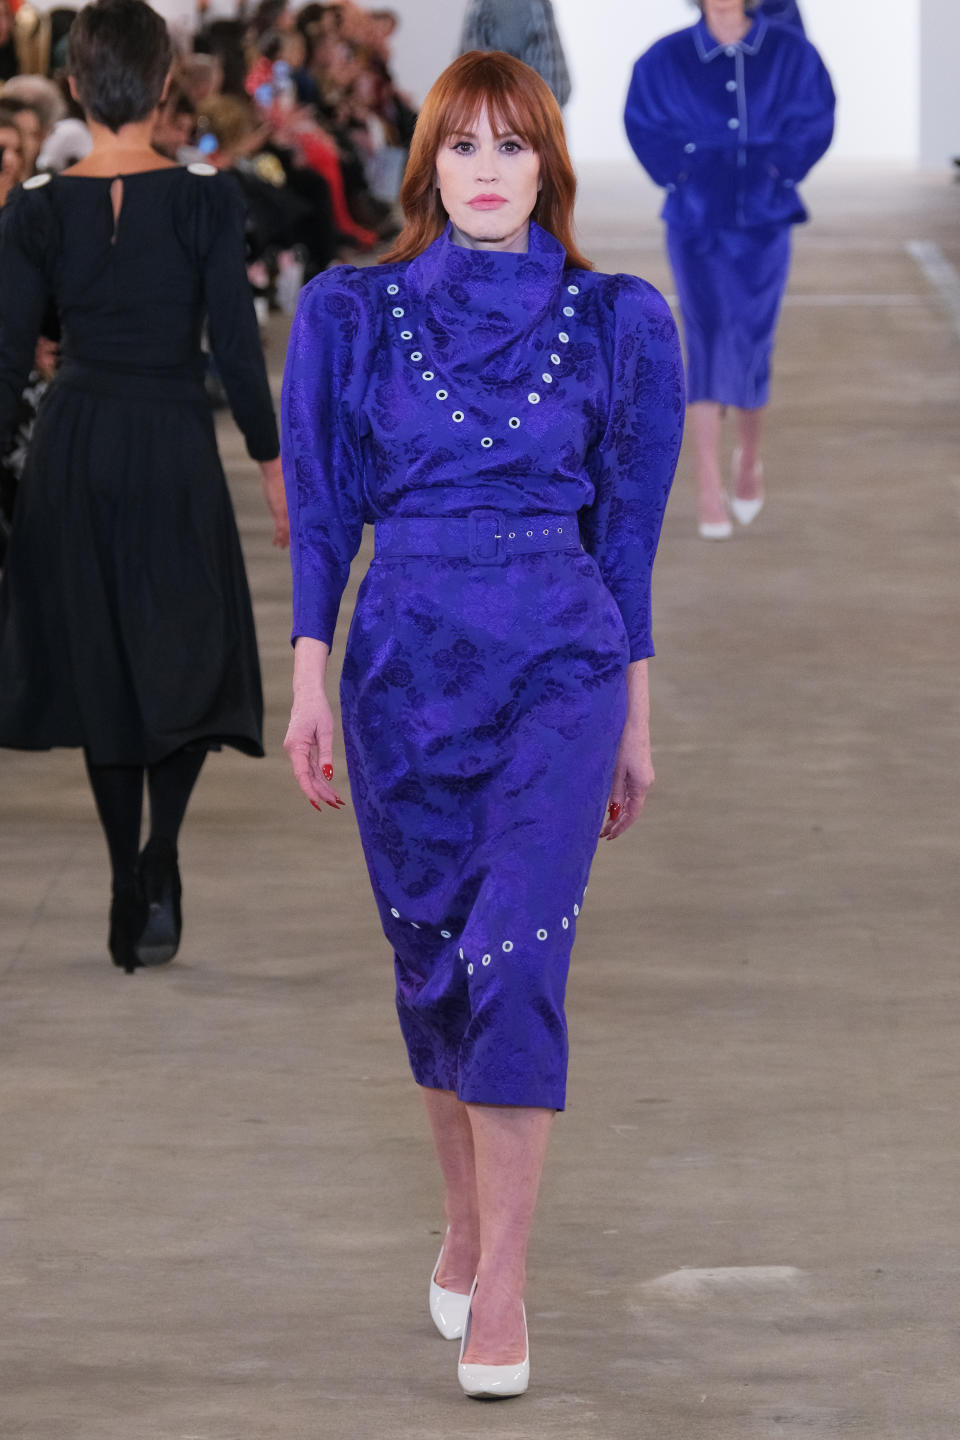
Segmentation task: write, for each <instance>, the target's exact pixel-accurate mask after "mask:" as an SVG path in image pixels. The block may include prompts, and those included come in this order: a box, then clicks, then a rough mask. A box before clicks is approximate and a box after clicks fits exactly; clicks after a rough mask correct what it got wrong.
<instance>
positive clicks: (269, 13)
mask: <svg viewBox="0 0 960 1440" xmlns="http://www.w3.org/2000/svg"><path fill="white" fill-rule="evenodd" d="M294 23H295V20H294V16H293V13H292V12H291V10H290V7H289V5H288V4H287V0H260V4H259V5H258V6H257V8H256V10H255V11H254V12H253V19H252V20H251V22H250V26H251V29H252V30H253V33H254V35H256V36H258V37H259V36H261V35H264V34H266V32H267V31H268V30H289V29H291V28H292V26H293V25H294Z"/></svg>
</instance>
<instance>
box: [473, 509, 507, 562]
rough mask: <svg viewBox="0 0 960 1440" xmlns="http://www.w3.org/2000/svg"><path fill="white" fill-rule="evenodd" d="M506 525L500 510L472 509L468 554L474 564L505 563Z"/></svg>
mask: <svg viewBox="0 0 960 1440" xmlns="http://www.w3.org/2000/svg"><path fill="white" fill-rule="evenodd" d="M505 531H506V526H505V525H504V523H503V516H502V515H501V514H500V512H499V511H498V510H471V511H470V514H469V515H468V516H467V554H468V558H469V559H470V560H471V561H472V562H473V564H474V565H504V564H505V563H506V559H507V540H506V534H505Z"/></svg>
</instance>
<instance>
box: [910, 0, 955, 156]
mask: <svg viewBox="0 0 960 1440" xmlns="http://www.w3.org/2000/svg"><path fill="white" fill-rule="evenodd" d="M921 13H922V18H923V29H922V35H921V41H920V159H921V162H922V163H923V164H924V165H938V166H942V165H943V164H944V162H945V161H948V160H949V159H950V158H951V157H952V156H954V155H960V4H958V3H957V0H921Z"/></svg>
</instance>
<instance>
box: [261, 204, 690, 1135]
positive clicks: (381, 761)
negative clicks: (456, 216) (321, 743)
mask: <svg viewBox="0 0 960 1440" xmlns="http://www.w3.org/2000/svg"><path fill="white" fill-rule="evenodd" d="M565 260H566V256H565V253H564V251H563V249H562V247H561V246H560V244H559V243H558V242H557V241H556V240H555V239H554V238H553V237H552V236H551V235H549V234H547V233H546V232H545V231H544V230H541V229H540V228H539V227H538V226H536V225H531V236H530V249H529V252H528V253H526V254H505V253H502V252H490V251H472V250H466V249H463V248H461V247H459V246H457V245H455V244H453V243H452V241H451V239H450V235H449V231H448V233H447V234H445V235H443V236H441V238H440V239H439V240H437V241H436V242H435V243H434V244H433V245H431V246H430V248H429V249H428V250H427V251H425V252H424V254H422V255H420V256H418V258H417V259H416V260H413V261H411V262H407V263H400V264H392V265H379V266H374V267H371V268H369V269H363V270H355V269H351V268H347V267H344V268H341V269H336V270H333V271H330V272H328V273H326V274H324V275H321V276H318V277H317V279H316V280H314V281H313V282H312V283H311V284H310V285H309V286H307V288H306V289H305V291H304V292H303V295H302V297H301V301H300V306H299V309H298V312H297V317H296V320H295V322H294V328H293V333H292V335H291V341H290V350H289V353H288V358H287V371H286V376H285V380H284V473H285V475H286V477H287V489H288V500H289V506H290V521H291V537H292V539H291V557H292V563H293V574H294V631H293V633H294V636H300V635H304V636H312V637H314V638H315V639H318V640H323V641H326V642H327V643H328V644H329V643H331V641H332V638H333V631H334V626H335V624H336V617H337V611H338V608H339V604H340V599H341V595H342V593H343V589H344V586H345V584H346V581H347V576H348V573H349V568H350V562H351V560H352V558H353V556H354V555H355V554H356V552H357V549H358V546H359V544H360V538H361V532H362V528H363V526H364V524H365V523H367V524H371V523H372V524H376V523H377V522H378V521H381V520H392V519H394V518H396V517H451V516H454V517H463V516H469V515H470V514H471V512H474V511H477V510H482V511H492V512H496V513H497V514H498V515H500V516H503V517H504V518H505V523H506V525H507V526H509V527H513V526H515V527H517V528H519V523H520V522H521V520H522V522H524V523H525V524H526V525H528V526H533V525H534V522H535V518H536V517H537V516H541V517H542V516H547V515H563V514H573V513H575V512H578V514H579V524H580V535H579V536H577V535H576V534H575V529H574V535H573V537H572V544H571V548H570V549H568V550H554V551H551V552H549V553H542V554H529V555H515V556H511V557H510V558H508V559H507V560H505V562H504V563H502V564H479V563H474V562H473V561H471V560H469V559H466V558H463V559H459V558H458V559H446V558H440V557H439V556H437V555H418V556H414V557H407V558H402V559H385V558H381V557H378V558H376V559H375V560H374V561H373V563H372V565H371V567H370V569H369V570H368V572H367V574H366V576H365V578H364V580H363V582H362V585H361V587H360V594H359V597H358V601H357V608H356V612H355V616H354V620H353V624H352V626H351V629H350V634H349V638H348V640H347V646H346V652H345V655H344V662H343V676H342V682H341V701H342V715H343V729H344V736H345V741H346V748H347V761H348V767H349V771H350V782H351V789H352V794H353V799H354V803H355V805H356V809H357V815H358V819H359V824H360V833H361V838H362V841H363V847H364V853H365V855H366V860H367V865H368V868H369V871H370V878H371V881H372V884H373V890H374V895H375V897H376V901H377V904H378V906H379V909H380V914H381V918H382V922H383V928H384V932H385V934H386V936H387V939H388V940H389V942H390V944H391V946H392V947H393V950H394V960H395V969H396V979H397V1009H398V1013H399V1016H400V1023H401V1027H402V1030H403V1034H404V1039H405V1040H406V1043H407V1049H408V1052H409V1056H410V1063H411V1066H412V1069H413V1073H414V1076H415V1078H416V1079H417V1081H418V1082H419V1083H420V1084H421V1085H426V1086H430V1087H433V1088H439V1089H445V1090H454V1091H456V1093H457V1094H458V1095H459V1097H460V1098H461V1099H462V1100H467V1101H475V1102H484V1103H489V1104H500V1105H535V1106H545V1107H549V1108H552V1109H562V1108H563V1105H564V1096H565V1082H566V1064H567V1038H566V1023H565V1019H564V1012H563V1002H564V991H565V987H566V979H567V971H568V969H569V963H570V950H571V946H572V943H573V938H574V932H575V929H576V924H577V917H578V916H579V914H580V909H581V906H582V903H583V895H584V890H585V888H586V884H587V878H588V875H589V870H590V862H591V859H592V857H593V853H594V850H595V848H596V843H597V837H598V834H599V831H600V827H601V825H602V822H603V816H604V808H605V805H606V800H607V797H608V792H609V786H610V782H611V778H612V774H613V767H614V762H615V759H616V752H617V747H618V743H619V739H620V734H621V730H622V728H623V721H624V716H625V713H626V686H625V668H626V665H627V662H628V661H629V660H637V659H641V658H643V657H645V656H648V655H651V654H652V653H653V650H652V645H651V639H650V572H651V567H652V564H653V558H654V554H655V552H656V548H657V541H658V538H659V534H660V526H661V522H662V518H663V511H664V506H665V505H666V501H667V495H668V493H669V490H670V484H671V481H672V478H673V472H674V468H675V466H676V460H677V454H678V451H679V446H680V438H681V432H682V428H683V411H684V396H683V391H684V382H683V369H682V363H681V357H680V350H679V345H678V341H677V334H676V328H675V326H674V323H673V320H672V318H671V315H670V311H669V310H668V308H667V305H666V303H665V302H664V300H663V298H662V297H661V296H660V295H659V294H658V293H657V291H656V290H654V289H652V287H651V286H649V285H647V284H646V283H645V282H644V281H642V280H638V279H635V278H634V277H632V276H628V275H613V276H611V275H598V274H594V273H592V272H589V271H582V270H575V269H572V268H569V267H567V266H566V265H565ZM526 533H530V532H529V530H528V531H527V532H526ZM581 537H582V545H581Z"/></svg>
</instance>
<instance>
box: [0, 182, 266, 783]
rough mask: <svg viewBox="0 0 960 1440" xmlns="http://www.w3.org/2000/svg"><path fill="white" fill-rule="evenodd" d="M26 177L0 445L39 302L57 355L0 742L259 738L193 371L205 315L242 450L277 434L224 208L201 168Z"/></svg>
mask: <svg viewBox="0 0 960 1440" xmlns="http://www.w3.org/2000/svg"><path fill="white" fill-rule="evenodd" d="M112 183H113V182H111V181H110V180H109V179H100V178H94V177H81V176H68V175H62V176H55V177H53V178H52V179H48V178H47V177H38V179H37V180H35V181H32V182H29V183H28V185H27V187H25V188H23V189H21V190H18V191H16V192H15V193H14V195H13V196H12V197H11V199H10V201H9V202H8V205H7V206H6V208H5V209H4V211H3V214H2V217H0V277H2V280H0V448H2V445H3V442H4V441H5V439H6V436H7V432H8V430H9V428H10V426H11V424H12V423H13V422H14V420H15V415H16V410H17V405H18V402H19V398H20V394H21V391H22V389H23V386H24V384H25V382H26V379H27V375H28V373H29V370H30V365H31V362H32V357H33V350H34V344H35V340H36V336H37V334H38V332H39V330H40V327H41V323H42V317H43V312H44V307H45V305H46V304H47V300H48V297H50V296H52V297H53V299H54V300H55V303H56V306H57V309H58V311H59V314H60V319H61V323H62V334H63V342H62V364H61V368H60V370H59V372H58V374H57V378H56V380H55V381H54V383H53V385H52V386H51V388H50V391H49V392H48V394H47V395H46V396H45V398H44V400H43V402H42V404H41V407H40V414H39V416H38V419H37V424H36V429H35V431H34V436H33V441H32V444H31V447H30V452H29V456H28V459H27V464H26V468H25V471H24V475H23V480H22V483H21V486H20V489H19V493H18V496H17V504H16V509H15V514H14V524H13V531H12V535H11V538H10V546H9V551H8V555H7V562H6V567H5V571H4V576H3V582H2V586H0V745H8V746H15V747H18V748H25V749H46V748H48V747H50V746H54V745H82V746H84V747H85V748H86V749H87V751H88V752H89V754H90V758H91V760H92V761H93V762H94V763H95V764H128V765H150V764H153V763H154V762H156V761H158V760H161V759H163V758H164V757H165V756H166V755H169V754H171V753H172V752H173V751H175V750H178V749H180V748H181V747H182V746H185V745H192V746H197V745H201V746H208V747H211V746H216V745H219V744H228V745H233V746H235V747H236V748H237V749H239V750H242V751H245V752H246V753H247V754H251V755H261V754H262V753H263V746H262V736H261V728H262V711H263V703H262V695H261V688H260V669H259V662H258V658H257V647H256V635H255V632H254V626H253V613H252V609H251V605H250V594H249V591H248V588H247V580H246V575H245V572H244V567H243V558H242V555H241V551H240V543H239V538H238V535H237V528H236V522H235V520H234V516H233V509H232V506H231V503H230V497H229V494H228V491H227V486H226V481H225V478H224V474H223V470H222V468H221V465H220V459H219V456H218V454H217V448H216V440H215V436H214V429H213V422H212V418H211V414H210V409H209V405H208V403H207V399H206V395H205V391H204V384H203V373H204V361H203V356H202V352H201V346H200V338H201V330H202V327H203V324H204V319H205V317H206V318H207V320H208V322H209V329H210V338H211V343H212V346H213V350H214V353H215V355H216V358H217V362H218V366H219V369H220V374H221V376H222V378H223V381H224V383H225V386H226V390H227V395H228V397H229V400H230V404H231V408H232V410H233V413H234V415H235V416H236V419H237V423H238V424H239V425H240V427H241V429H242V430H243V432H244V436H245V438H246V442H247V449H248V451H249V453H250V455H251V456H252V458H253V459H255V460H270V459H273V458H274V457H275V456H276V455H277V453H278V451H279V444H278V440H277V432H276V424H275V420H274V414H273V404H272V401H271V397H270V391H269V387H268V384H267V377H266V369H265V366H264V362H263V354H262V350H261V346H260V340H259V335H258V331H257V325H256V318H255V316H254V312H253V304H252V300H251V297H250V291H249V286H248V284H247V278H246V271H245V267H244V253H243V203H242V199H241V197H240V195H239V192H238V190H237V189H236V187H235V185H234V183H233V182H232V181H231V180H230V179H229V178H228V177H225V176H219V175H217V174H216V173H215V172H214V171H213V170H212V168H211V167H209V166H195V167H191V168H190V169H186V170H183V169H179V168H176V167H174V168H171V169H169V170H153V171H144V172H141V173H139V174H134V175H126V176H124V177H123V181H122V185H123V192H122V205H121V209H120V215H119V219H118V220H117V221H116V223H115V222H114V212H113V204H112V201H111V193H110V187H111V184H112Z"/></svg>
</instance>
